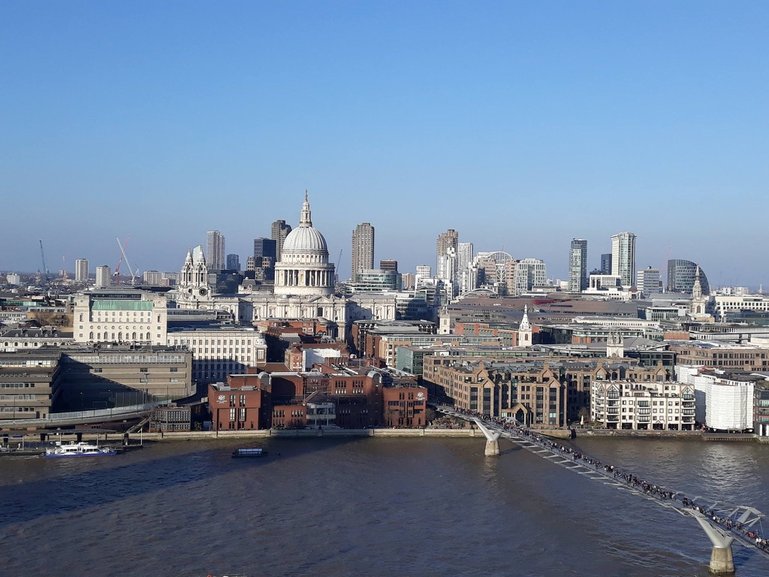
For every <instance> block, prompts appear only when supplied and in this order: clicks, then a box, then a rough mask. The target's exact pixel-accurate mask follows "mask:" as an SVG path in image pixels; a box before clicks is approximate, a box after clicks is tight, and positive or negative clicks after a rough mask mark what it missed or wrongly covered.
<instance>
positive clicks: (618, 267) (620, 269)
mask: <svg viewBox="0 0 769 577" xmlns="http://www.w3.org/2000/svg"><path fill="white" fill-rule="evenodd" d="M635 244H636V235H634V234H633V233H632V232H620V233H618V234H615V235H613V236H612V237H611V274H613V275H616V276H618V277H620V280H621V282H622V286H624V287H631V286H633V282H634V281H635V273H636V269H635Z"/></svg>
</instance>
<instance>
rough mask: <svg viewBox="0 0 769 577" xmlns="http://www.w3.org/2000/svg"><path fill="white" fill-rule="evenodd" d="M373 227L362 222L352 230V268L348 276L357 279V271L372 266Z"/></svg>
mask: <svg viewBox="0 0 769 577" xmlns="http://www.w3.org/2000/svg"><path fill="white" fill-rule="evenodd" d="M374 232H375V231H374V227H373V226H371V223H368V222H363V223H361V224H359V225H358V226H356V227H355V230H354V231H353V232H352V270H351V271H350V277H351V278H352V280H353V281H356V280H357V275H358V273H361V272H363V271H364V270H371V269H373V268H374Z"/></svg>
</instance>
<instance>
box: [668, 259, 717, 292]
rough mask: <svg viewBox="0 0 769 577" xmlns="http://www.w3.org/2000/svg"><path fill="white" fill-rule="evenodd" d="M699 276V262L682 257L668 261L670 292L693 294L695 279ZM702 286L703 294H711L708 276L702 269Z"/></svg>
mask: <svg viewBox="0 0 769 577" xmlns="http://www.w3.org/2000/svg"><path fill="white" fill-rule="evenodd" d="M696 276H697V263H696V262H692V261H690V260H684V259H680V258H675V259H671V260H669V261H668V284H667V290H668V292H674V293H686V294H691V293H692V289H693V288H694V279H695V277H696ZM700 286H701V287H702V294H703V295H709V294H710V284H709V283H708V277H707V275H706V274H705V273H704V272H703V270H702V269H700Z"/></svg>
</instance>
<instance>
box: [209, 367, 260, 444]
mask: <svg viewBox="0 0 769 577" xmlns="http://www.w3.org/2000/svg"><path fill="white" fill-rule="evenodd" d="M271 404H272V403H271V399H270V385H269V380H268V379H266V378H264V377H263V376H262V375H230V376H229V378H228V381H227V384H224V383H213V384H211V385H208V410H209V411H210V413H211V423H212V427H213V429H214V430H215V431H238V430H255V429H268V428H270V412H271V411H270V406H271Z"/></svg>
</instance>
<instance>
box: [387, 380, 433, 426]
mask: <svg viewBox="0 0 769 577" xmlns="http://www.w3.org/2000/svg"><path fill="white" fill-rule="evenodd" d="M382 407H383V409H384V411H383V415H382V425H383V426H385V427H391V428H395V429H398V428H406V429H421V428H422V427H424V426H425V425H426V424H427V417H426V415H427V388H426V387H422V386H419V385H417V384H415V383H409V384H400V385H395V386H389V387H383V388H382Z"/></svg>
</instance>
